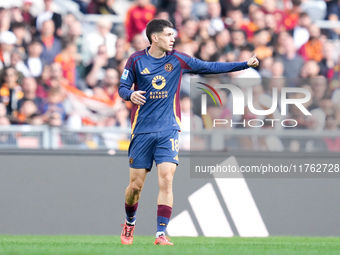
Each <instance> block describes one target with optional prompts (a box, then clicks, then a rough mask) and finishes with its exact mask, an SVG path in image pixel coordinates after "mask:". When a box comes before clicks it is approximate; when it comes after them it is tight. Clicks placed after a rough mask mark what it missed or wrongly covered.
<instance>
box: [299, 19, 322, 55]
mask: <svg viewBox="0 0 340 255" xmlns="http://www.w3.org/2000/svg"><path fill="white" fill-rule="evenodd" d="M308 32H309V40H308V41H307V42H306V43H305V44H303V45H302V46H301V48H300V50H299V54H300V55H301V56H302V57H303V59H304V60H305V61H308V60H315V61H316V62H320V61H321V60H322V58H323V55H322V47H323V43H322V42H321V39H320V36H321V33H320V28H319V27H318V26H317V25H315V24H312V25H310V26H309V28H308Z"/></svg>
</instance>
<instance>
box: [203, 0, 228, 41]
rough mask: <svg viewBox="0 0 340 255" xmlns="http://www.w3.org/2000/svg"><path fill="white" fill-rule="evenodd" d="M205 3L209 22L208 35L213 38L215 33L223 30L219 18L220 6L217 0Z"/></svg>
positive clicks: (221, 21) (209, 0)
mask: <svg viewBox="0 0 340 255" xmlns="http://www.w3.org/2000/svg"><path fill="white" fill-rule="evenodd" d="M206 2H207V9H208V10H207V12H208V18H209V20H210V26H209V28H208V33H209V35H210V36H214V35H216V33H217V32H219V31H222V30H223V29H224V22H223V20H222V18H221V4H220V2H219V1H218V0H208V1H206Z"/></svg>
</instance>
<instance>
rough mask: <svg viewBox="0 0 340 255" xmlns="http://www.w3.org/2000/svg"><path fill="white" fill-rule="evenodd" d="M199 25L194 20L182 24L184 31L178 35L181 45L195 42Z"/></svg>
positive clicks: (184, 21)
mask: <svg viewBox="0 0 340 255" xmlns="http://www.w3.org/2000/svg"><path fill="white" fill-rule="evenodd" d="M197 29H198V24H197V22H196V20H194V19H186V20H183V22H182V29H181V31H180V32H179V33H178V38H179V39H180V40H181V43H191V42H194V41H195V36H196V34H197Z"/></svg>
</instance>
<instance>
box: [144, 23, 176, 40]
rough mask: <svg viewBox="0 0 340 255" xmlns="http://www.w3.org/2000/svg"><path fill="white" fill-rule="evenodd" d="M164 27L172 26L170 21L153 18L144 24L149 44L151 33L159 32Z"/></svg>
mask: <svg viewBox="0 0 340 255" xmlns="http://www.w3.org/2000/svg"><path fill="white" fill-rule="evenodd" d="M166 27H170V28H173V27H174V26H173V25H172V23H171V22H170V21H168V20H164V19H153V20H151V21H149V23H148V24H147V25H146V36H147V38H148V40H149V42H150V44H151V43H152V40H151V36H152V34H153V33H161V32H163V30H164V28H166Z"/></svg>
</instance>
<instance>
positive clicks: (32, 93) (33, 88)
mask: <svg viewBox="0 0 340 255" xmlns="http://www.w3.org/2000/svg"><path fill="white" fill-rule="evenodd" d="M37 88H38V84H37V81H36V80H35V79H34V78H25V79H24V80H23V82H22V91H23V93H24V96H23V97H22V98H21V99H20V100H19V101H18V105H17V109H20V107H21V105H22V104H23V102H24V101H26V100H31V101H33V102H34V104H35V105H36V106H37V110H39V111H41V108H42V103H43V100H42V98H40V97H38V96H37V94H36V93H37Z"/></svg>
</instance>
